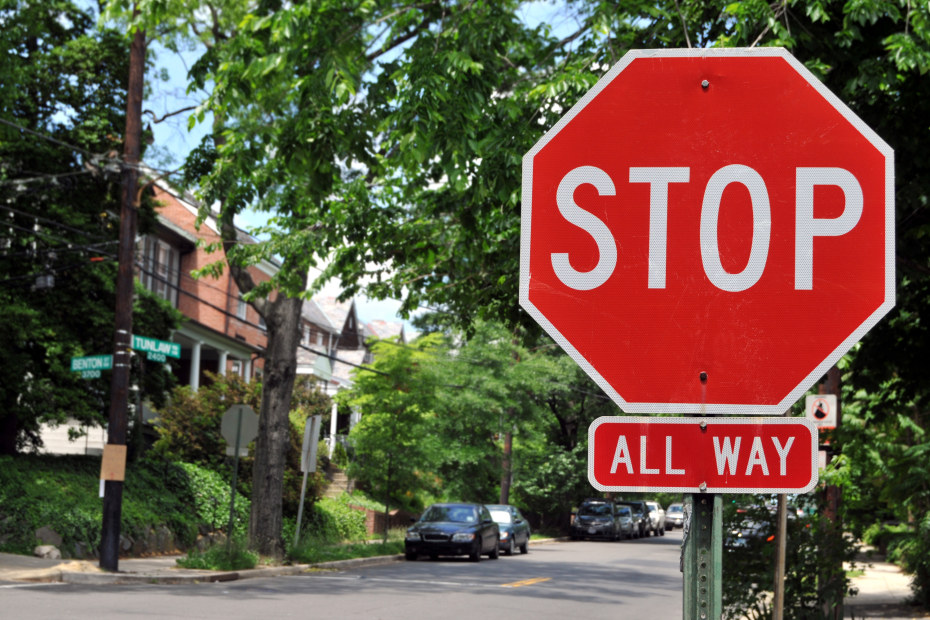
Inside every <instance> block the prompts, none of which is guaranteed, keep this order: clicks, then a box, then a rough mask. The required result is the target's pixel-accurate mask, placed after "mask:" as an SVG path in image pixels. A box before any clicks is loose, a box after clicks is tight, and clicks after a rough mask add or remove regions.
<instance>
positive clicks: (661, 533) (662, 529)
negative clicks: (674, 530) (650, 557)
mask: <svg viewBox="0 0 930 620" xmlns="http://www.w3.org/2000/svg"><path fill="white" fill-rule="evenodd" d="M659 536H665V528H664V527H663V528H661V529H660V530H659Z"/></svg>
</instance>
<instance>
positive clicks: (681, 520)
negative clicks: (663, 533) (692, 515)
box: [665, 503, 685, 530]
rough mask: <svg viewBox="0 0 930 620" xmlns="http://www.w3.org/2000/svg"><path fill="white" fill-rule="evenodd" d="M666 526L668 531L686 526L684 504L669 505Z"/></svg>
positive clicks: (666, 512)
mask: <svg viewBox="0 0 930 620" xmlns="http://www.w3.org/2000/svg"><path fill="white" fill-rule="evenodd" d="M665 525H666V527H668V529H670V530H673V529H675V528H676V527H684V525H685V507H684V506H683V505H682V504H679V503H675V504H669V505H668V508H667V509H666V510H665Z"/></svg>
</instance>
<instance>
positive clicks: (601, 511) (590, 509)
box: [578, 503, 610, 517]
mask: <svg viewBox="0 0 930 620" xmlns="http://www.w3.org/2000/svg"><path fill="white" fill-rule="evenodd" d="M578 514H580V515H586V516H587V515H590V516H595V517H599V516H605V515H609V514H610V504H606V503H596V504H595V503H591V504H582V505H581V508H579V509H578Z"/></svg>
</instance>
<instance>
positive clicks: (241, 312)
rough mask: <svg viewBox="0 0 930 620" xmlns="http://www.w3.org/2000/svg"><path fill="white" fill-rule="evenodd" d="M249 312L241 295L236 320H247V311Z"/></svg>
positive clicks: (237, 305)
mask: <svg viewBox="0 0 930 620" xmlns="http://www.w3.org/2000/svg"><path fill="white" fill-rule="evenodd" d="M247 310H248V304H247V303H245V300H244V299H242V294H241V293H240V294H239V301H238V303H237V304H236V318H239V319H242V320H243V321H244V320H245V316H246V314H245V313H246V311H247Z"/></svg>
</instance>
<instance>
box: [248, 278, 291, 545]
mask: <svg viewBox="0 0 930 620" xmlns="http://www.w3.org/2000/svg"><path fill="white" fill-rule="evenodd" d="M302 303H303V302H302V300H301V299H300V298H293V297H286V296H285V295H279V296H278V298H277V299H275V301H274V302H271V303H270V304H268V306H267V310H268V312H267V316H266V317H265V323H266V325H267V326H268V348H267V350H266V353H265V368H264V375H263V377H262V407H261V413H260V414H259V417H258V438H257V440H256V448H255V466H254V469H253V474H252V476H253V477H252V512H251V519H250V521H249V542H250V546H251V548H252V549H254V550H255V551H257V552H258V553H260V554H261V555H265V556H273V557H275V558H280V557H282V556H283V555H284V543H283V539H282V537H281V523H282V510H283V501H282V495H283V492H284V468H285V465H286V457H287V450H288V447H289V435H288V434H289V432H290V420H289V419H288V413H289V412H290V405H291V394H292V392H293V389H294V378H295V376H296V374H297V345H298V342H299V338H300V330H299V329H298V328H299V327H300V309H301V305H302Z"/></svg>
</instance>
